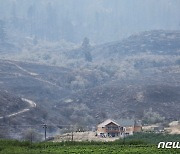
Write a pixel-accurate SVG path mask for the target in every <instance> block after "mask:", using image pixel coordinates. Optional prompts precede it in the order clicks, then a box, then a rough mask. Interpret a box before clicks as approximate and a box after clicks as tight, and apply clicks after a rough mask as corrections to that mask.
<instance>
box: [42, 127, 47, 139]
mask: <svg viewBox="0 0 180 154" xmlns="http://www.w3.org/2000/svg"><path fill="white" fill-rule="evenodd" d="M43 128H44V139H45V141H46V129H47V124H43Z"/></svg>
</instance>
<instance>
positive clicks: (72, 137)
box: [71, 126, 74, 141]
mask: <svg viewBox="0 0 180 154" xmlns="http://www.w3.org/2000/svg"><path fill="white" fill-rule="evenodd" d="M73 131H74V130H73V126H72V133H71V141H73V140H74V132H73Z"/></svg>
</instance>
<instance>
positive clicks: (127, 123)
mask: <svg viewBox="0 0 180 154" xmlns="http://www.w3.org/2000/svg"><path fill="white" fill-rule="evenodd" d="M141 131H142V125H141V122H140V121H134V120H131V119H119V120H117V121H115V120H111V119H107V120H105V121H104V122H102V123H100V124H99V125H98V126H97V135H98V136H101V137H125V136H128V135H133V133H134V132H141Z"/></svg>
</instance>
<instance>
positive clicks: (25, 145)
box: [0, 134, 180, 154]
mask: <svg viewBox="0 0 180 154" xmlns="http://www.w3.org/2000/svg"><path fill="white" fill-rule="evenodd" d="M179 139H180V136H179V135H176V136H173V135H162V134H137V135H136V134H135V135H134V136H132V137H129V138H126V140H125V142H124V141H123V140H117V141H114V142H61V143H53V142H41V143H32V144H31V143H30V142H20V141H15V140H0V154H40V153H41V154H47V153H49V154H51V153H52V154H53V153H54V154H56V153H57V154H71V153H73V154H86V153H87V154H91V153H95V154H119V153H120V154H121V153H122V154H123V153H125V154H131V153H134V154H151V153H152V154H156V153H157V154H171V153H172V154H176V153H180V149H158V148H157V143H158V142H160V141H166V140H168V141H179Z"/></svg>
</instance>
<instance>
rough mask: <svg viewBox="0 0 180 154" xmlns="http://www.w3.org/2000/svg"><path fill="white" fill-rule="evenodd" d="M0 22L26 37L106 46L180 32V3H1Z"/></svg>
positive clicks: (14, 0) (68, 0)
mask: <svg viewBox="0 0 180 154" xmlns="http://www.w3.org/2000/svg"><path fill="white" fill-rule="evenodd" d="M0 19H3V20H5V21H6V24H7V27H8V28H9V29H11V31H13V32H18V33H21V34H22V35H25V36H36V37H38V38H41V39H47V40H50V41H54V40H60V39H65V40H67V41H71V42H80V41H82V39H83V38H84V37H89V38H90V40H91V41H93V42H94V43H103V42H110V41H116V40H120V39H121V38H124V37H127V36H129V35H131V34H133V33H136V32H140V31H146V30H154V29H166V30H179V29H180V0H0ZM12 29H13V30H12Z"/></svg>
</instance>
